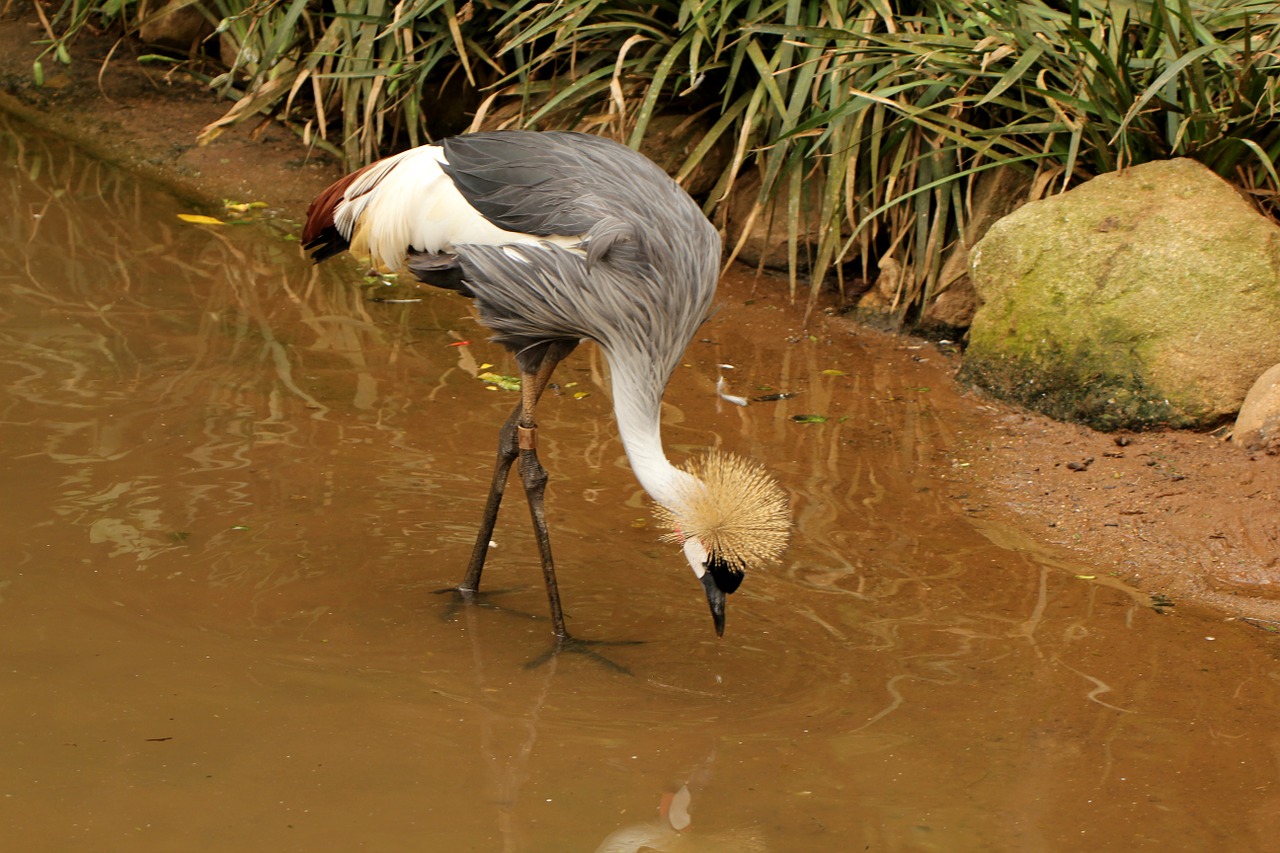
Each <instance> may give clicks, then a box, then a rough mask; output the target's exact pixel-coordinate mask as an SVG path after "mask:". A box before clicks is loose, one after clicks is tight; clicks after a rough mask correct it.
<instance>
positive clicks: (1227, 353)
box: [961, 159, 1280, 430]
mask: <svg viewBox="0 0 1280 853" xmlns="http://www.w3.org/2000/svg"><path fill="white" fill-rule="evenodd" d="M970 262H971V268H972V276H973V283H974V286H975V288H976V289H977V292H978V297H979V299H980V301H981V303H982V304H981V307H980V308H979V309H978V312H977V314H976V315H975V317H974V320H973V325H972V326H971V327H970V330H969V346H968V349H967V350H966V353H965V359H964V365H963V367H962V370H961V376H962V378H964V379H966V380H968V381H970V382H973V383H974V384H976V385H978V386H980V387H982V388H984V389H986V390H988V391H989V392H991V393H993V394H994V395H996V396H999V397H1002V398H1004V399H1008V400H1012V401H1014V402H1018V403H1020V404H1022V405H1025V406H1027V407H1029V408H1032V409H1035V410H1037V411H1040V412H1043V413H1044V414H1047V415H1049V416H1051V417H1055V418H1059V419H1063V420H1072V421H1077V422H1081V423H1085V424H1088V425H1090V426H1092V427H1094V428H1098V429H1108V430H1110V429H1143V428H1148V427H1153V426H1173V427H1182V428H1205V427H1210V426H1215V425H1217V424H1219V423H1222V422H1223V421H1225V420H1227V419H1228V418H1230V417H1231V416H1232V415H1234V413H1235V412H1236V411H1237V410H1238V409H1239V408H1240V404H1241V402H1242V401H1243V399H1244V396H1245V394H1246V393H1247V392H1248V390H1249V387H1250V385H1251V384H1252V383H1253V381H1254V380H1255V379H1256V378H1257V377H1258V375H1259V373H1261V372H1262V370H1264V369H1266V368H1267V367H1268V366H1270V365H1272V364H1275V363H1276V362H1277V361H1280V228H1278V227H1277V226H1276V225H1275V224H1273V223H1272V222H1270V221H1269V220H1268V219H1266V218H1265V217H1263V216H1262V215H1260V214H1259V213H1257V212H1256V211H1255V210H1254V209H1253V208H1252V207H1251V206H1250V205H1249V204H1248V203H1247V202H1246V201H1245V200H1244V199H1243V198H1242V197H1241V196H1240V195H1239V194H1238V193H1237V192H1236V191H1235V190H1234V189H1233V188H1232V187H1231V186H1230V185H1229V184H1227V183H1226V182H1225V181H1223V180H1222V179H1220V178H1218V177H1217V176H1216V175H1214V174H1213V173H1212V172H1210V171H1209V170H1208V169H1206V168H1205V167H1203V166H1201V165H1200V164H1198V163H1196V162H1194V161H1192V160H1185V159H1183V160H1166V161H1160V162H1155V163H1148V164H1144V165H1141V166H1135V167H1133V168H1131V169H1128V170H1126V171H1124V172H1117V173H1112V174H1108V175H1102V176H1100V177H1098V178H1095V179H1094V180H1092V181H1089V182H1088V183H1086V184H1083V185H1082V186H1080V187H1077V188H1076V189H1073V190H1071V191H1070V192H1067V193H1063V194H1062V195H1058V196H1054V197H1052V198H1049V199H1045V200H1043V201H1038V202H1033V203H1031V204H1027V205H1025V206H1023V207H1021V208H1019V209H1018V210H1017V211H1016V212H1014V213H1013V214H1011V215H1009V216H1007V217H1005V218H1004V219H1002V220H1000V221H999V222H998V223H996V224H995V225H994V226H992V228H991V229H990V230H989V231H988V232H987V235H986V236H985V237H984V238H983V240H982V241H981V242H979V243H978V245H976V246H975V247H974V250H973V252H972V253H971V256H970Z"/></svg>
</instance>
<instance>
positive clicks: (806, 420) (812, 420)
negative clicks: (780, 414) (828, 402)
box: [791, 415, 828, 424]
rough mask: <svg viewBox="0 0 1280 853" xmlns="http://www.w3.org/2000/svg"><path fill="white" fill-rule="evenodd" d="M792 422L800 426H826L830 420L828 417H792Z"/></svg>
mask: <svg viewBox="0 0 1280 853" xmlns="http://www.w3.org/2000/svg"><path fill="white" fill-rule="evenodd" d="M791 420H793V421H795V422H796V423H798V424H825V423H826V422H827V420H828V418H827V416H826V415H792V416H791Z"/></svg>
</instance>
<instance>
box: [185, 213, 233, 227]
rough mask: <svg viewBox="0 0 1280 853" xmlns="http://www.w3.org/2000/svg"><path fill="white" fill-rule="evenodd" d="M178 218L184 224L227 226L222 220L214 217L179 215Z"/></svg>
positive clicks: (191, 214)
mask: <svg viewBox="0 0 1280 853" xmlns="http://www.w3.org/2000/svg"><path fill="white" fill-rule="evenodd" d="M178 218H179V219H181V220H182V221H183V222H190V223H192V224H194V225H226V224H227V223H225V222H223V221H222V220H221V219H214V218H213V217H212V216H204V215H202V214H199V213H179V214H178Z"/></svg>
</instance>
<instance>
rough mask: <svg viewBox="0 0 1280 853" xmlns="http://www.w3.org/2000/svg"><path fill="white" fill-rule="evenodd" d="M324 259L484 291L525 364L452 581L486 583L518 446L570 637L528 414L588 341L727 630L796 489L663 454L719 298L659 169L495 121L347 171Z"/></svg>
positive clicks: (319, 216) (621, 153) (314, 237)
mask: <svg viewBox="0 0 1280 853" xmlns="http://www.w3.org/2000/svg"><path fill="white" fill-rule="evenodd" d="M302 239H303V243H304V245H305V247H306V249H307V250H308V251H309V252H310V253H311V257H312V258H313V259H314V260H315V261H316V262H317V263H318V262H320V261H323V260H325V259H326V258H329V257H331V256H333V255H336V254H338V253H340V252H342V251H344V250H347V251H350V252H351V253H352V254H353V255H355V256H357V257H360V258H363V259H367V260H368V261H369V262H371V263H372V265H373V267H374V268H375V269H377V270H379V271H383V272H400V273H405V272H407V273H408V274H410V275H412V276H414V277H415V278H417V279H418V280H419V281H422V282H425V283H427V284H431V285H436V286H439V287H445V288H449V289H452V290H456V291H458V292H460V293H463V294H465V295H467V296H470V297H472V298H473V299H474V300H475V303H476V306H477V308H478V309H479V314H480V319H481V322H482V323H484V324H485V325H486V326H488V327H489V328H490V329H491V330H493V332H494V333H495V335H494V338H493V340H495V341H497V342H498V343H500V344H502V345H503V346H505V347H506V348H507V349H508V350H510V351H511V352H512V353H513V354H514V356H515V359H516V362H517V364H518V365H519V369H520V374H521V378H522V380H523V383H522V388H521V397H520V403H519V404H518V405H517V406H516V407H515V410H514V411H513V412H512V413H511V416H510V417H509V418H508V419H507V421H506V423H505V424H504V425H503V427H502V429H501V432H500V434H499V441H498V458H497V465H496V467H495V470H494V474H493V480H492V483H491V484H490V488H489V497H488V501H487V502H486V505H485V510H484V516H483V518H482V520H481V524H480V530H479V532H478V534H477V536H476V543H475V548H474V549H473V551H472V553H471V560H470V563H469V565H468V568H467V572H466V575H465V577H464V578H463V579H462V582H461V583H460V584H459V585H458V587H457V589H458V591H459V592H460V593H461V594H462V595H463V596H464V597H470V596H472V595H474V593H475V592H476V591H477V590H478V589H479V586H480V574H481V572H482V571H483V569H484V562H485V557H486V555H487V554H488V551H489V541H490V538H491V536H492V534H493V527H494V523H495V521H496V518H497V514H498V506H499V504H500V503H501V501H502V494H503V490H504V488H505V485H506V481H507V474H508V472H509V470H510V468H511V465H512V464H513V463H514V462H515V461H516V460H517V459H518V460H519V463H520V464H519V471H520V479H521V481H522V483H523V485H524V489H525V493H526V495H527V497H528V501H529V508H530V512H531V514H532V516H533V527H534V532H535V535H536V538H537V542H538V548H539V551H540V555H541V560H542V571H543V577H544V581H545V583H546V588H547V596H548V598H549V599H550V604H551V618H552V625H553V630H554V632H555V635H556V637H557V638H559V639H565V638H567V637H568V634H567V632H566V631H565V624H564V615H563V613H562V611H561V607H560V596H559V593H558V591H557V588H556V578H555V567H554V564H553V562H552V558H551V545H550V539H549V537H548V533H547V523H546V517H545V514H544V510H543V495H544V490H545V488H546V482H547V473H546V471H545V470H544V469H543V467H542V465H541V464H540V463H539V461H538V454H537V426H536V421H535V419H534V412H535V409H536V407H537V404H538V399H539V397H540V396H541V395H542V392H543V391H544V390H545V389H546V387H547V383H548V381H549V380H550V378H551V372H552V371H553V370H554V369H555V366H556V364H558V363H559V362H560V361H561V360H562V359H563V358H564V357H565V356H567V355H569V353H570V352H572V351H573V349H574V347H576V346H577V345H578V343H579V342H580V341H582V340H584V339H588V340H592V341H595V342H596V343H597V344H598V345H599V346H600V347H601V349H602V350H603V351H604V354H605V356H606V358H607V359H608V363H609V371H610V374H611V379H612V388H613V408H614V415H615V417H616V419H617V422H618V432H619V434H620V436H621V439H622V443H623V446H624V447H625V448H626V453H627V458H628V460H629V461H630V463H631V468H632V470H633V471H634V472H635V475H636V478H637V479H638V480H639V481H640V485H641V486H642V487H643V488H644V490H645V491H646V492H648V494H649V496H650V497H652V498H653V500H654V501H655V502H656V504H657V509H656V512H657V514H658V516H659V518H660V519H661V520H662V521H663V523H664V524H665V525H666V526H667V527H669V532H668V533H667V534H665V535H664V537H663V538H664V539H666V540H668V541H671V542H673V543H675V544H678V545H679V546H680V547H681V549H682V550H683V552H684V556H685V558H686V559H687V560H688V563H689V566H690V568H692V569H693V573H694V575H696V576H697V578H698V579H699V581H701V584H702V587H703V590H704V591H705V593H706V597H707V602H708V604H709V605H710V607H711V614H712V618H713V619H714V621H715V629H716V634H717V635H723V633H724V610H725V595H726V594H728V593H731V592H733V591H734V590H736V589H737V588H738V585H739V584H740V583H741V582H742V578H743V574H744V571H745V570H746V569H748V568H749V567H753V566H757V565H765V564H769V563H772V562H776V561H777V560H778V558H779V557H780V556H781V554H782V551H783V549H784V548H785V547H786V542H787V536H788V532H789V527H790V521H789V510H788V507H787V500H786V496H785V494H784V493H783V491H782V489H781V488H780V487H779V486H778V485H777V483H776V482H775V481H774V480H773V479H772V478H771V477H770V476H769V475H768V474H767V473H765V472H764V470H763V469H762V468H761V467H759V466H758V465H756V464H754V463H751V462H748V461H745V460H743V459H741V458H740V457H737V456H733V455H729V454H726V453H722V452H720V451H718V450H709V451H707V453H706V454H705V455H704V456H701V457H698V458H695V459H693V460H692V461H691V462H690V463H689V464H687V465H686V466H685V467H684V468H679V467H676V466H675V465H672V464H671V463H670V462H669V461H667V457H666V454H665V453H664V452H663V449H662V438H661V425H660V422H659V413H660V409H661V403H662V394H663V391H664V389H665V388H666V385H667V380H668V379H669V378H670V377H671V373H672V371H673V370H674V369H675V367H676V365H677V364H678V363H679V360H680V357H681V355H682V354H683V353H684V350H685V347H686V346H687V345H688V344H689V342H690V341H691V340H692V338H693V336H694V333H695V331H696V330H697V328H698V326H699V325H700V324H701V323H702V321H703V320H704V319H706V317H707V315H708V312H709V311H710V309H711V303H712V298H713V296H714V294H715V289H716V281H717V278H718V276H719V265H720V253H721V244H720V236H719V234H718V233H717V232H716V230H715V228H714V227H713V226H712V225H711V223H710V222H708V221H707V219H706V217H705V216H703V215H702V212H701V211H700V210H699V208H698V206H697V205H696V204H695V203H694V201H693V200H692V199H691V198H690V197H689V196H688V194H687V193H685V191H684V190H683V189H681V187H680V186H679V185H678V184H676V182H675V181H673V180H672V179H671V178H670V177H669V176H668V175H667V174H666V173H665V172H663V171H662V170H661V169H659V168H658V167H657V166H656V165H654V164H653V163H652V162H651V161H649V160H648V159H647V158H645V157H644V156H643V155H641V154H638V153H636V152H635V151H632V150H631V149H630V148H627V147H625V146H623V145H619V144H617V143H615V142H611V141H609V140H606V139H602V138H600V137H596V136H591V135H587V134H582V133H568V132H544V133H538V132H531V131H500V132H493V133H474V134H468V135H463V136H456V137H452V138H449V139H445V140H442V141H441V142H439V143H438V144H432V145H423V146H420V147H418V148H414V149H411V150H409V151H405V152H402V153H400V154H397V155H395V156H393V157H388V158H386V159H384V160H380V161H378V162H376V163H373V164H371V165H369V166H366V167H364V168H363V169H360V170H359V171H356V172H353V173H352V174H350V175H347V176H346V177H344V178H342V179H340V180H339V181H337V182H336V183H334V184H333V185H332V186H330V187H329V188H328V189H326V190H325V191H324V192H322V193H321V194H320V195H319V196H318V197H317V198H316V200H315V201H314V202H312V204H311V206H310V208H308V210H307V223H306V227H305V228H304V230H303V235H302Z"/></svg>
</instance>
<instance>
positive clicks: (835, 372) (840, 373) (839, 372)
mask: <svg viewBox="0 0 1280 853" xmlns="http://www.w3.org/2000/svg"><path fill="white" fill-rule="evenodd" d="M822 375H823V376H847V375H848V374H847V373H845V372H844V371H843V370H824V371H822Z"/></svg>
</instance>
